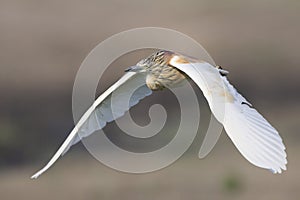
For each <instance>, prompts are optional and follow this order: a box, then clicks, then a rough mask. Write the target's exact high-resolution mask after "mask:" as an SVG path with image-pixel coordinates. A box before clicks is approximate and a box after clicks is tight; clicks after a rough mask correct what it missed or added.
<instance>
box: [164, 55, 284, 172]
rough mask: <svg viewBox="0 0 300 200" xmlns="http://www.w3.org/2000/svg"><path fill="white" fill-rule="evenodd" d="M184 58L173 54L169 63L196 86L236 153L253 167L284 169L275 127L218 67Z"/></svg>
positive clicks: (276, 170) (281, 148)
mask: <svg viewBox="0 0 300 200" xmlns="http://www.w3.org/2000/svg"><path fill="white" fill-rule="evenodd" d="M182 60H185V62H182ZM188 60H189V58H187V57H183V58H182V57H181V56H180V55H175V56H173V58H172V59H171V60H170V62H169V63H170V65H172V66H174V67H175V68H177V69H179V70H180V71H182V72H184V73H185V74H186V75H187V76H189V77H190V78H191V79H192V80H193V81H194V82H195V83H196V84H197V85H198V86H199V88H200V89H201V90H202V92H203V94H204V96H205V98H206V99H207V101H208V104H209V106H210V109H211V111H212V113H213V114H214V116H215V117H216V118H217V120H218V121H219V122H221V123H222V124H223V126H224V129H225V131H226V132H227V134H228V136H229V137H230V139H231V140H232V142H233V143H234V145H235V146H236V147H237V149H238V150H239V151H240V153H241V154H242V155H243V156H244V157H245V158H246V159H247V160H248V161H250V162H251V163H252V164H254V165H255V166H258V167H261V168H265V169H269V170H271V171H272V172H273V173H281V171H282V169H283V170H286V164H287V160H286V153H285V146H284V144H283V142H282V139H281V137H280V135H279V134H278V132H277V131H276V129H275V128H273V127H272V126H271V125H270V124H269V123H268V122H267V120H265V119H264V117H263V116H262V115H261V114H259V113H258V112H257V110H255V109H254V108H253V107H252V105H251V104H250V103H249V102H248V101H247V100H246V99H245V98H244V97H243V96H242V95H240V94H239V93H238V92H237V91H236V89H235V88H234V87H233V86H232V85H231V84H230V83H229V82H228V80H227V78H226V77H225V76H221V74H220V70H219V69H218V68H216V67H213V66H212V65H210V64H209V63H207V62H201V61H198V62H195V61H193V62H187V61H188Z"/></svg>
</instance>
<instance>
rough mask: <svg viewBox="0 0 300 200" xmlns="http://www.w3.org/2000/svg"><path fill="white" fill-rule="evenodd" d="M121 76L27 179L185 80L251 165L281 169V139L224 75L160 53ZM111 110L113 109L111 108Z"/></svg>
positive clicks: (196, 62)
mask: <svg viewBox="0 0 300 200" xmlns="http://www.w3.org/2000/svg"><path fill="white" fill-rule="evenodd" d="M125 72H126V73H125V74H124V75H123V76H122V77H121V78H120V79H119V80H118V81H117V82H116V83H115V84H113V85H112V86H111V87H110V88H109V89H107V90H106V91H105V92H104V93H103V94H102V95H100V96H99V97H98V98H97V99H96V101H95V102H94V103H93V104H92V106H91V107H90V108H89V109H88V110H87V111H86V112H85V114H84V115H83V116H82V117H81V119H80V120H79V122H78V123H77V124H76V125H75V127H74V129H73V130H72V131H71V133H70V134H69V136H68V137H67V139H66V140H65V141H64V143H63V144H62V145H61V147H60V148H59V149H58V151H57V152H56V153H55V154H54V156H53V157H52V158H51V160H50V161H49V162H48V163H47V165H46V166H45V167H44V168H42V169H41V170H40V171H38V172H37V173H36V174H34V175H33V176H32V177H31V178H37V177H39V176H40V175H41V174H42V173H44V172H45V171H46V170H47V169H49V168H50V167H51V166H52V165H53V164H54V163H55V162H56V160H57V159H58V158H59V157H60V156H62V155H63V154H65V153H66V152H67V151H68V149H69V148H70V147H71V146H72V145H74V144H76V143H77V142H79V141H80V140H81V138H82V137H87V136H89V135H91V134H92V133H93V132H95V131H96V130H99V129H102V128H103V127H104V126H105V125H106V124H107V123H108V122H111V121H113V120H115V119H117V118H119V117H121V116H123V115H124V113H125V112H126V111H128V109H129V108H130V107H132V106H134V105H136V104H137V103H138V102H139V101H140V100H141V99H143V98H144V97H146V96H148V95H150V94H151V93H152V91H156V90H163V89H165V88H172V87H177V86H178V85H180V84H182V83H184V82H185V81H186V80H188V81H194V82H195V83H196V85H197V86H198V87H199V88H200V89H201V91H202V92H203V95H204V97H205V98H206V100H207V102H208V105H209V107H210V109H211V112H212V113H213V115H214V116H215V117H216V119H217V120H218V121H219V122H220V123H222V125H223V127H224V129H225V131H226V133H227V134H228V136H229V138H230V139H231V140H232V142H233V144H234V145H235V146H236V148H237V149H238V150H239V152H240V153H241V154H242V155H243V156H244V157H245V158H246V159H247V160H248V161H249V162H250V163H252V164H253V165H255V166H257V167H261V168H265V169H268V170H270V171H272V172H273V173H281V172H282V170H286V164H287V158H286V157H287V155H286V152H285V146H284V144H283V141H282V139H281V137H280V135H279V134H278V132H277V131H276V129H275V128H274V127H273V126H272V125H270V123H269V122H268V121H267V120H266V119H265V118H264V117H263V116H262V115H261V114H260V113H258V111H257V110H256V109H255V108H254V107H253V106H252V104H251V103H249V102H248V101H247V100H246V99H245V98H244V97H243V96H242V95H241V94H239V93H238V92H237V90H236V89H235V88H234V87H233V86H232V85H231V84H230V83H229V81H228V80H227V78H226V75H227V74H228V71H226V70H224V69H222V68H221V67H219V66H213V65H211V64H209V63H207V62H205V61H202V60H197V59H194V58H191V57H189V56H184V55H181V54H178V53H175V52H171V51H166V50H159V51H157V52H155V53H153V54H152V55H150V56H149V57H147V58H145V59H142V60H141V61H140V62H138V63H137V64H136V65H135V66H132V67H129V68H128V69H126V70H125ZM137 85H138V86H141V87H139V88H138V89H137V91H136V92H134V93H132V91H131V90H132V88H136V86H137ZM112 95H114V98H115V99H116V100H114V102H113V105H110V104H109V103H108V102H110V101H111V98H112ZM126 95H132V96H131V97H130V101H129V106H124V104H125V102H124V99H128V98H127V96H126ZM127 103H128V102H127ZM111 107H114V109H113V110H111Z"/></svg>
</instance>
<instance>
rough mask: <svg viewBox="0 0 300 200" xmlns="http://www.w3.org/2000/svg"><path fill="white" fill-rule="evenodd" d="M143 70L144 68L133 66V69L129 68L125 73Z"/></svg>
mask: <svg viewBox="0 0 300 200" xmlns="http://www.w3.org/2000/svg"><path fill="white" fill-rule="evenodd" d="M142 70H144V68H143V67H141V66H136V65H135V66H131V67H128V68H127V69H125V72H141V71H142Z"/></svg>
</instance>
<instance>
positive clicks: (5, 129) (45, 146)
mask: <svg viewBox="0 0 300 200" xmlns="http://www.w3.org/2000/svg"><path fill="white" fill-rule="evenodd" d="M299 20H300V1H297V0H272V1H271V0H254V1H237V0H228V1H222V2H221V1H208V0H207V1H203V0H187V1H179V0H174V1H156V0H152V1H138V0H133V1H121V0H119V1H117V0H111V1H96V0H87V1H79V0H60V1H58V0H54V1H38V0H26V1H21V0H0V67H1V68H0V69H1V72H0V90H1V98H0V194H1V199H20V198H23V199H45V200H47V199H74V200H75V199H120V198H122V199H130V200H134V199H154V198H155V199H165V200H167V199H172V200H175V199H201V198H202V199H273V200H276V199H296V198H297V197H299V196H300V172H299V170H298V169H299V167H300V161H299V156H298V154H299V153H300V146H299V141H300V135H299V134H298V129H299V128H298V125H299V113H300V106H299V100H300V93H299V86H300V79H299V78H298V77H299V75H300V67H299V66H300V59H299V49H300V40H299V35H300V23H299ZM145 26H157V27H165V28H171V29H175V30H177V31H180V32H182V33H185V34H187V35H189V36H190V37H192V38H194V39H195V40H196V41H198V42H199V43H201V44H202V45H203V46H204V47H205V48H206V50H207V51H208V52H209V53H210V55H211V56H212V57H213V58H214V60H215V62H216V63H217V64H218V65H221V66H222V67H223V68H225V69H226V70H228V71H230V74H229V76H228V78H229V80H230V81H231V82H232V83H233V84H234V85H235V86H236V87H237V88H238V89H239V91H240V92H241V93H242V94H244V96H245V97H246V98H247V99H249V101H250V102H251V103H252V104H253V105H254V106H255V107H256V108H257V109H258V110H259V111H260V112H261V113H262V114H263V115H264V116H265V117H266V118H267V119H268V120H269V121H270V122H271V123H272V124H273V125H274V127H276V128H277V129H278V131H279V132H280V134H281V136H282V138H283V140H284V142H285V144H286V146H287V154H288V161H289V163H288V170H287V171H285V172H284V173H283V174H280V175H273V174H271V173H270V172H268V171H266V170H263V169H259V168H257V167H254V166H252V165H251V164H250V163H248V161H246V160H245V159H244V158H242V156H241V155H240V154H239V153H238V152H237V150H236V149H235V147H234V146H233V144H232V143H231V141H230V140H229V139H228V137H227V135H226V134H225V133H223V134H222V136H221V138H220V140H219V141H218V143H217V145H216V147H215V148H214V149H213V151H212V152H211V153H210V154H209V156H208V157H206V158H205V159H203V160H200V159H198V157H197V153H198V150H199V148H200V144H201V140H202V138H203V133H204V132H205V128H207V123H205V120H204V122H203V123H202V122H201V123H200V126H201V129H200V130H199V134H198V136H197V138H196V141H195V142H194V143H193V145H192V146H191V148H190V149H189V150H188V151H187V152H186V154H184V156H183V157H182V158H181V159H179V160H178V161H177V162H175V163H174V164H173V165H171V166H169V167H167V168H165V169H162V170H160V171H156V172H153V173H148V174H142V175H133V174H125V173H121V172H117V171H115V170H112V169H110V168H107V167H105V166H104V165H102V164H100V163H99V162H98V161H96V160H95V159H94V158H93V157H92V156H91V155H90V154H88V153H87V152H86V150H85V149H84V148H83V146H82V145H81V144H78V145H76V146H75V147H73V148H72V149H71V151H70V152H68V153H67V154H66V155H65V156H64V157H63V159H60V160H59V161H58V162H57V163H56V164H55V166H54V167H52V168H51V169H50V170H49V171H48V172H47V173H45V174H44V175H43V176H41V177H40V178H39V179H37V180H30V179H29V177H30V176H31V175H32V174H33V173H34V172H35V171H37V170H38V169H40V167H42V166H43V165H44V164H45V163H46V162H47V161H48V160H49V159H50V157H51V156H52V155H53V153H55V151H56V150H57V148H58V147H59V145H60V144H61V143H62V142H63V140H64V139H65V138H66V136H67V135H68V133H69V131H70V130H71V128H72V127H73V118H72V88H73V82H74V80H75V76H76V72H77V70H78V69H79V67H80V64H81V62H82V61H83V59H84V58H85V57H86V55H87V54H88V53H89V52H90V51H91V50H92V49H93V48H94V47H95V46H96V45H97V44H98V43H99V42H101V41H103V40H105V39H106V38H108V37H109V36H111V35H113V34H116V33H118V32H121V31H124V30H127V29H131V28H136V27H145ZM149 52H150V50H147V51H142V52H136V53H132V54H130V55H128V56H126V55H125V56H122V57H121V58H120V59H118V60H116V61H115V62H114V63H113V64H112V65H111V66H110V68H109V70H108V71H107V76H105V79H101V81H100V83H99V91H98V92H99V93H101V91H104V90H105V89H106V88H107V87H108V86H109V85H110V84H112V83H114V82H115V81H116V80H117V79H118V78H119V77H120V76H121V75H122V74H123V70H124V69H125V68H126V67H127V66H130V65H132V64H135V63H136V62H137V61H138V60H139V59H141V58H142V57H144V56H145V55H147V54H148V53H149ZM99 65H101V63H99ZM196 91H197V94H198V96H199V100H200V101H201V105H200V107H201V112H203V115H202V116H209V114H210V113H209V110H208V107H207V104H206V102H205V100H204V99H203V96H202V93H201V92H200V91H199V90H196ZM161 95H166V97H168V95H169V97H172V95H170V94H168V91H166V92H162V93H161V94H157V93H156V94H155V95H154V96H153V97H151V98H152V100H153V101H154V100H157V101H159V100H160V101H161V102H162V104H164V103H165V104H166V102H168V101H171V100H169V99H168V98H163V99H162V98H161ZM152 100H151V101H149V100H145V101H143V102H141V103H142V106H138V107H137V108H134V109H135V110H136V113H137V116H139V115H142V114H143V115H145V113H147V112H148V110H144V107H143V105H148V104H149V103H151V102H152ZM171 102H172V103H171V104H168V105H169V107H170V109H172V107H176V101H171ZM172 105H175V106H172ZM133 112H135V111H133ZM170 112H172V111H170ZM139 113H142V114H139ZM201 114H202V113H201ZM203 118H205V117H203ZM142 119H145V118H142ZM147 120H148V118H147V117H146V119H145V120H141V121H140V122H139V123H141V124H143V123H147ZM143 121H145V122H143ZM113 130H116V127H115V125H114V123H112V124H110V125H109V126H108V127H107V132H108V133H111V132H113ZM202 132H203V133H202ZM201 133H202V134H201ZM118 134H119V135H120V133H118Z"/></svg>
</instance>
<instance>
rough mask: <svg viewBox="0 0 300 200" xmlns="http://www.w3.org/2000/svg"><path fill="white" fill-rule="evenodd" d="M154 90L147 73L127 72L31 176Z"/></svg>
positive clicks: (42, 170) (38, 174)
mask: <svg viewBox="0 0 300 200" xmlns="http://www.w3.org/2000/svg"><path fill="white" fill-rule="evenodd" d="M151 93H152V91H151V90H150V89H149V88H148V87H147V86H146V85H145V75H144V74H141V73H139V74H137V73H135V72H127V73H126V74H125V75H124V76H123V77H121V78H120V79H119V80H118V81H117V82H116V83H115V84H113V85H112V86H111V87H110V88H109V89H108V90H106V91H105V92H104V93H103V94H102V95H100V96H99V97H98V98H97V99H96V101H95V102H94V103H93V105H92V106H91V107H90V108H89V109H88V110H87V111H86V112H85V113H84V115H83V116H82V117H81V119H80V120H79V121H78V123H77V124H76V125H75V127H74V129H73V130H72V131H71V133H70V134H69V136H68V137H67V139H66V140H65V141H64V143H63V144H62V145H61V147H60V148H59V149H58V150H57V152H56V153H55V154H54V156H53V157H52V158H51V159H50V161H49V162H48V163H47V165H46V166H45V167H43V168H42V169H41V170H40V171H38V172H37V173H35V174H34V175H33V176H32V177H31V178H37V177H39V176H40V175H41V174H42V173H44V172H45V171H46V170H47V169H49V168H50V167H51V166H52V165H53V164H54V163H55V161H56V160H57V159H58V158H59V157H60V156H62V155H63V154H64V153H66V152H67V151H68V150H69V148H70V147H71V146H72V145H74V144H76V143H77V142H79V141H80V140H81V138H84V137H87V136H89V135H90V134H92V133H94V132H95V131H96V130H99V129H102V128H103V127H104V126H105V125H106V124H107V122H111V121H113V120H115V119H117V118H119V117H121V116H123V115H124V113H125V112H126V111H127V110H129V108H130V107H132V106H134V105H136V104H137V103H138V102H139V101H140V100H141V99H143V98H144V97H146V96H148V95H150V94H151ZM128 95H132V96H128ZM128 99H129V102H128ZM126 102H127V103H129V105H126Z"/></svg>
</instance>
